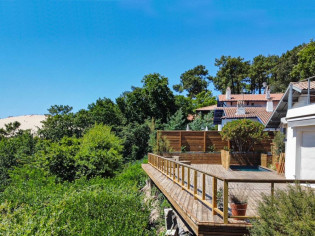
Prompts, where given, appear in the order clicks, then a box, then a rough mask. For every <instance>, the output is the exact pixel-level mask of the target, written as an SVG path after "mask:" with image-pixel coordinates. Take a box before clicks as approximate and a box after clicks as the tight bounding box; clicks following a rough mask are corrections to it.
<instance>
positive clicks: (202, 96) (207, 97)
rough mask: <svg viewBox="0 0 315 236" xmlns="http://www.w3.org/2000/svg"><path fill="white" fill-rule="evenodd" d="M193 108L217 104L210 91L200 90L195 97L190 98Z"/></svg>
mask: <svg viewBox="0 0 315 236" xmlns="http://www.w3.org/2000/svg"><path fill="white" fill-rule="evenodd" d="M192 104H193V110H194V111H196V109H198V108H200V107H206V106H211V105H215V104H217V99H216V97H215V96H213V95H212V92H211V91H202V92H201V93H198V94H197V95H196V98H194V99H192Z"/></svg>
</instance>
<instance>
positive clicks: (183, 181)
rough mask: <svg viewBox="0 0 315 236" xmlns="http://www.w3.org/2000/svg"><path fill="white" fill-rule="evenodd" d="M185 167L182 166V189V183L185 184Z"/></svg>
mask: <svg viewBox="0 0 315 236" xmlns="http://www.w3.org/2000/svg"><path fill="white" fill-rule="evenodd" d="M184 169H185V167H184V166H182V189H184V185H185V171H184Z"/></svg>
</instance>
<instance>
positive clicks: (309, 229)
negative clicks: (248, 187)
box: [251, 184, 315, 236]
mask: <svg viewBox="0 0 315 236" xmlns="http://www.w3.org/2000/svg"><path fill="white" fill-rule="evenodd" d="M258 212H259V216H260V219H258V220H257V221H255V222H253V227H252V228H251V235H254V236H255V235H257V236H280V235H292V236H295V235H296V236H300V235H303V236H311V235H314V232H315V221H314V219H315V194H314V191H313V190H312V189H310V188H309V189H307V190H306V189H305V187H303V186H300V185H298V184H297V185H295V186H289V191H284V190H277V191H276V192H275V195H274V198H272V197H271V196H265V197H264V198H263V201H262V202H261V203H260V205H259V208H258Z"/></svg>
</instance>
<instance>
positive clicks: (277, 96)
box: [218, 93, 283, 102]
mask: <svg viewBox="0 0 315 236" xmlns="http://www.w3.org/2000/svg"><path fill="white" fill-rule="evenodd" d="M282 95H283V93H271V94H270V97H271V98H272V100H273V101H280V100H281V97H282ZM218 97H219V101H220V102H235V101H238V100H244V101H267V98H266V94H231V99H226V95H225V94H221V95H219V96H218Z"/></svg>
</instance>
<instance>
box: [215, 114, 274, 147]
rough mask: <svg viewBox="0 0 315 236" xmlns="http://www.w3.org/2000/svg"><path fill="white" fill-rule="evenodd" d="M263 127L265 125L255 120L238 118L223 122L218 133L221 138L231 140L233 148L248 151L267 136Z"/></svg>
mask: <svg viewBox="0 0 315 236" xmlns="http://www.w3.org/2000/svg"><path fill="white" fill-rule="evenodd" d="M264 129H265V126H264V125H263V124H261V123H259V122H257V121H252V120H248V119H239V120H233V121H231V122H228V123H227V124H225V125H224V127H223V129H222V131H221V132H220V134H221V136H222V139H223V140H226V141H231V144H232V146H233V149H234V150H236V151H239V152H249V151H251V150H253V148H254V145H255V144H257V143H259V142H261V141H262V140H264V139H266V138H267V137H268V135H267V133H266V132H264Z"/></svg>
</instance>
